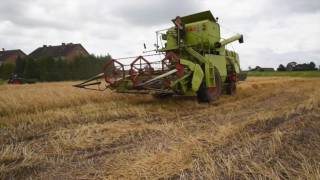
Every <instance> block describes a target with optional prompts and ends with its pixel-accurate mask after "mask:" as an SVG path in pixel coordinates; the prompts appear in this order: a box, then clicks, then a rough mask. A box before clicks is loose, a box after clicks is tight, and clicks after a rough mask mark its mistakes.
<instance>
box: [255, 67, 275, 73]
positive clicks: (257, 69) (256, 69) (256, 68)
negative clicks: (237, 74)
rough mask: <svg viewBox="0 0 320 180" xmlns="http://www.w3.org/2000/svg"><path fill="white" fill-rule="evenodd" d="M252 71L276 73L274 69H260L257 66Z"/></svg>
mask: <svg viewBox="0 0 320 180" xmlns="http://www.w3.org/2000/svg"><path fill="white" fill-rule="evenodd" d="M251 71H271V72H272V71H274V68H265V67H260V66H256V67H255V68H254V69H251Z"/></svg>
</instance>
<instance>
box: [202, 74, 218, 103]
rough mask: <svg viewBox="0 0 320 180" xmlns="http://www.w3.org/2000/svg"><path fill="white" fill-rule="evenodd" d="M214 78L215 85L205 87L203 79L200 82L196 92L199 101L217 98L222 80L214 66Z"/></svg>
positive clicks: (209, 100)
mask: <svg viewBox="0 0 320 180" xmlns="http://www.w3.org/2000/svg"><path fill="white" fill-rule="evenodd" d="M214 78H215V84H216V87H207V86H206V84H205V81H203V82H202V84H201V86H200V88H199V90H198V92H197V98H198V101H199V102H207V103H209V102H212V101H216V100H218V99H219V97H220V95H221V91H222V80H221V76H220V73H219V71H218V69H217V68H214Z"/></svg>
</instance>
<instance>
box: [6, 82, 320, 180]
mask: <svg viewBox="0 0 320 180" xmlns="http://www.w3.org/2000/svg"><path fill="white" fill-rule="evenodd" d="M72 84H74V83H71V82H65V83H39V84H34V85H21V86H10V85H2V86H0V179H10V178H13V179H28V178H32V179H180V178H181V179H253V178H254V179H299V178H300V179H320V155H319V154H320V88H319V87H320V79H317V78H313V79H304V78H249V79H248V81H246V82H242V83H241V84H240V85H239V87H238V93H237V95H236V96H233V97H231V96H222V97H221V98H220V100H219V101H217V102H215V103H213V104H210V105H208V104H198V103H197V102H196V100H194V99H193V98H181V97H176V98H173V99H168V100H156V99H153V98H152V97H151V96H140V95H126V94H116V93H111V92H95V91H86V90H82V89H76V88H73V87H72V86H71V85H72Z"/></svg>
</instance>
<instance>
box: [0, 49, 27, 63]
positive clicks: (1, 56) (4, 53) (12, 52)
mask: <svg viewBox="0 0 320 180" xmlns="http://www.w3.org/2000/svg"><path fill="white" fill-rule="evenodd" d="M12 55H23V56H26V54H25V53H24V52H23V51H22V50H20V49H15V50H5V51H0V61H5V60H6V59H7V58H9V57H10V56H12Z"/></svg>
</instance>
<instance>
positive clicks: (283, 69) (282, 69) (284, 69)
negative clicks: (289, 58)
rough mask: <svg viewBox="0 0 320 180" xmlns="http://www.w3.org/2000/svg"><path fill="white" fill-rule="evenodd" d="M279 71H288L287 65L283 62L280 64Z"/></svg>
mask: <svg viewBox="0 0 320 180" xmlns="http://www.w3.org/2000/svg"><path fill="white" fill-rule="evenodd" d="M277 71H286V67H284V65H283V64H280V65H279V67H278V68H277Z"/></svg>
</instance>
